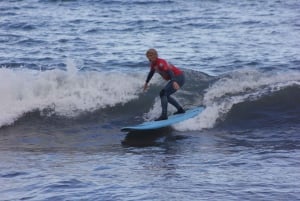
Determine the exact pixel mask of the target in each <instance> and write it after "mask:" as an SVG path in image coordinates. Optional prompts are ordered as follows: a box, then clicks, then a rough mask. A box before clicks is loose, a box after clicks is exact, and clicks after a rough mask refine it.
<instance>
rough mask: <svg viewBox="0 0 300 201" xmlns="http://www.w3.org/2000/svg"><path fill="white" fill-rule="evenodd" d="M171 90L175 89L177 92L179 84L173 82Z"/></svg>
mask: <svg viewBox="0 0 300 201" xmlns="http://www.w3.org/2000/svg"><path fill="white" fill-rule="evenodd" d="M173 88H174V89H175V90H178V89H179V88H180V86H179V84H178V83H177V82H175V81H174V82H173Z"/></svg>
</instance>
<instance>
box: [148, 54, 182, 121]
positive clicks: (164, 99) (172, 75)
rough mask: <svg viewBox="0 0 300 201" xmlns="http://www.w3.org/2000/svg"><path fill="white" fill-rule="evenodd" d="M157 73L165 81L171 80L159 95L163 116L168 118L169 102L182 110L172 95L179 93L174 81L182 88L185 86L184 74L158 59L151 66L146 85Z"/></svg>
mask: <svg viewBox="0 0 300 201" xmlns="http://www.w3.org/2000/svg"><path fill="white" fill-rule="evenodd" d="M155 72H157V73H159V74H160V75H161V76H162V77H163V78H164V79H165V80H169V82H168V83H167V85H166V86H165V87H164V88H163V89H162V90H161V91H160V94H159V95H160V99H161V106H162V116H164V117H167V109H168V102H169V103H170V104H172V105H173V106H174V107H176V108H177V110H180V109H182V107H181V106H180V104H179V103H178V102H177V101H176V100H175V99H174V98H173V97H171V94H173V93H175V92H176V91H177V90H176V89H174V88H173V82H174V81H176V82H177V83H178V85H179V86H180V87H182V86H183V84H184V82H185V78H184V73H183V71H181V70H180V69H179V68H177V67H176V66H174V65H172V64H169V63H168V62H167V61H166V60H164V59H161V58H157V60H156V62H155V63H153V62H152V63H151V65H150V72H149V74H148V76H147V79H146V83H148V82H149V81H150V80H151V78H152V77H153V75H154V73H155Z"/></svg>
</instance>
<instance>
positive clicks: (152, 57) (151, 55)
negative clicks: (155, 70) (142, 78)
mask: <svg viewBox="0 0 300 201" xmlns="http://www.w3.org/2000/svg"><path fill="white" fill-rule="evenodd" d="M147 58H148V60H149V61H150V62H151V63H153V62H155V61H156V59H157V55H156V54H154V53H153V52H149V53H148V54H147Z"/></svg>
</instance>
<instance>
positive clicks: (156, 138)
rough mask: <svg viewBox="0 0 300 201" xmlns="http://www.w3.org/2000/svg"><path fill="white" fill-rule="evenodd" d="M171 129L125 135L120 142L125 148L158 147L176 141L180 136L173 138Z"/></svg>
mask: <svg viewBox="0 0 300 201" xmlns="http://www.w3.org/2000/svg"><path fill="white" fill-rule="evenodd" d="M172 131H173V129H172V128H171V127H166V128H161V129H156V130H149V131H134V132H129V133H127V135H126V137H125V138H124V140H123V141H122V145H123V146H125V147H148V146H159V145H161V144H162V143H164V142H165V141H169V140H178V139H181V138H183V137H182V136H173V135H172Z"/></svg>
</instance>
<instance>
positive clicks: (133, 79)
mask: <svg viewBox="0 0 300 201" xmlns="http://www.w3.org/2000/svg"><path fill="white" fill-rule="evenodd" d="M144 79H145V75H144V74H126V75H124V74H122V73H121V72H95V71H93V72H91V71H90V72H78V71H77V69H76V67H75V66H74V65H73V64H68V70H67V71H63V70H57V69H56V70H51V71H34V70H28V69H17V70H13V69H8V68H0V80H1V85H0V94H1V99H0V114H1V115H0V127H1V126H4V125H10V124H12V123H14V122H15V121H16V120H17V119H18V118H19V117H21V116H22V115H23V114H24V113H27V112H30V111H33V110H39V111H43V110H45V109H48V108H51V110H50V111H52V112H53V113H55V114H57V115H63V116H71V117H72V116H76V115H78V114H79V113H80V112H82V111H94V110H96V109H99V108H105V107H108V106H114V105H116V104H124V103H126V102H128V101H130V100H132V99H135V98H137V97H138V94H139V93H140V92H141V91H142V83H144Z"/></svg>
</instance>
